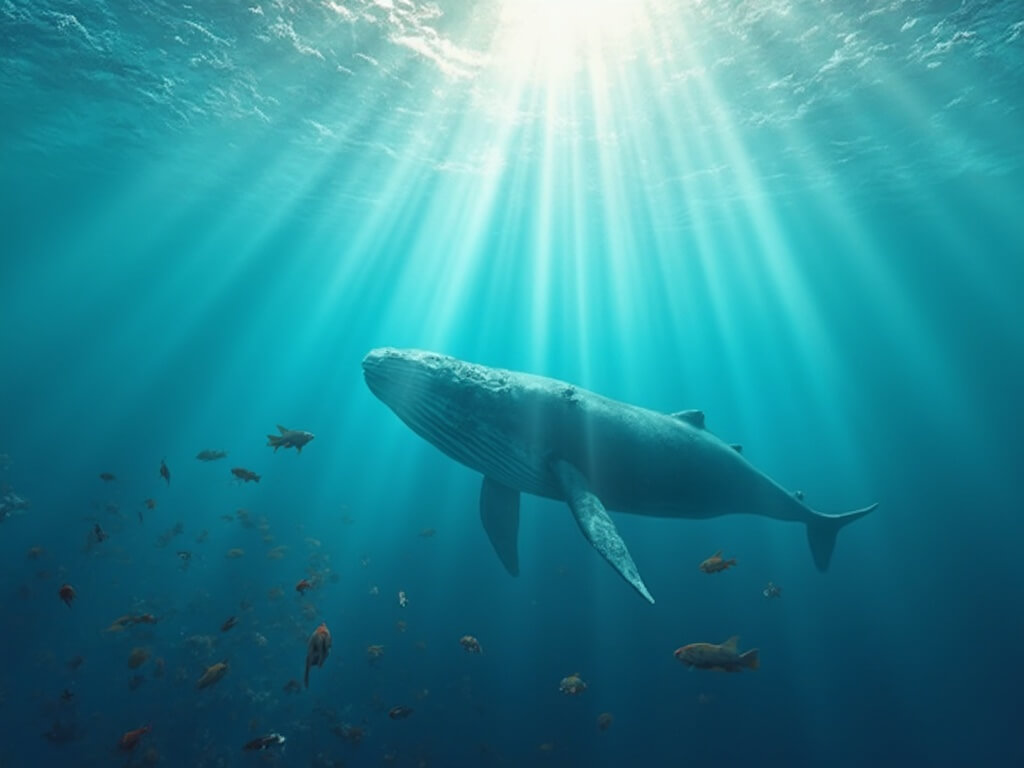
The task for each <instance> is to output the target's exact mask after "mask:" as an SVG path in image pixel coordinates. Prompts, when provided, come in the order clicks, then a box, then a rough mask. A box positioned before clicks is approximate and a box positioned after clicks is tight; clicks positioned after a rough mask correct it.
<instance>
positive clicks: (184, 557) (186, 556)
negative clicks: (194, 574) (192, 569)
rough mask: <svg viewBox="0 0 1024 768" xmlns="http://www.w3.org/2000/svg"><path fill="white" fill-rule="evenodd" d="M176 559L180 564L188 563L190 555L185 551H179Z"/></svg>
mask: <svg viewBox="0 0 1024 768" xmlns="http://www.w3.org/2000/svg"><path fill="white" fill-rule="evenodd" d="M178 559H179V560H181V562H183V563H189V562H191V561H192V553H191V552H189V551H188V550H187V549H179V550H178Z"/></svg>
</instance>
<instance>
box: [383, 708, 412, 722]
mask: <svg viewBox="0 0 1024 768" xmlns="http://www.w3.org/2000/svg"><path fill="white" fill-rule="evenodd" d="M412 713H413V709H412V707H403V706H398V707H392V708H391V709H389V710H388V717H390V718H391V719H392V720H404V719H405V718H407V717H408V716H409V715H411V714H412Z"/></svg>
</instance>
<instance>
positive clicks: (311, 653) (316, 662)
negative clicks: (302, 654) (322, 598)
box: [304, 622, 331, 688]
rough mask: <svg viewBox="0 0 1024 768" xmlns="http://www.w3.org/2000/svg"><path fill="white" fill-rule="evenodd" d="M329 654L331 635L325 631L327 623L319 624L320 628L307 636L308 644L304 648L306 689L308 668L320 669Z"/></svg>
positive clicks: (328, 631) (307, 685)
mask: <svg viewBox="0 0 1024 768" xmlns="http://www.w3.org/2000/svg"><path fill="white" fill-rule="evenodd" d="M330 652H331V633H330V630H328V629H327V622H321V623H320V626H319V627H317V628H316V629H314V630H313V634H312V635H310V636H309V643H308V645H307V646H306V676H305V678H304V679H305V683H306V687H307V688H309V668H310V667H312V666H317V667H322V666H323V665H324V662H325V661H327V655H328V654H329V653H330Z"/></svg>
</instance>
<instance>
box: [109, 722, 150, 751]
mask: <svg viewBox="0 0 1024 768" xmlns="http://www.w3.org/2000/svg"><path fill="white" fill-rule="evenodd" d="M151 730H153V728H152V726H149V725H144V726H142V727H141V728H136V729H135V730H134V731H125V733H124V734H123V735H122V736H121V739H120V741H118V743H117V746H118V747H119V748H120V749H122V750H124V751H126V752H127V751H130V750H133V749H135V748H136V747H137V746H139V739H141V738H142V737H143V735H144V734H147V733H149V732H150V731H151Z"/></svg>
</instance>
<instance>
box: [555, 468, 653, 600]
mask: <svg viewBox="0 0 1024 768" xmlns="http://www.w3.org/2000/svg"><path fill="white" fill-rule="evenodd" d="M554 469H555V475H556V476H557V477H558V480H559V482H560V483H561V485H562V492H563V493H564V494H565V498H566V500H567V501H568V502H569V509H571V510H572V514H573V516H574V517H575V518H576V522H577V524H578V525H579V527H580V530H581V531H583V535H584V536H586V537H587V541H589V542H590V543H591V544H592V545H593V547H594V549H596V550H597V551H598V552H600V553H601V555H602V556H603V557H604V559H605V560H607V561H608V562H609V563H611V564H612V567H613V568H615V570H617V571H618V572H619V574H621V576H622V578H624V579H625V580H626V581H628V582H629V583H630V584H632V585H633V588H634V589H635V590H636V591H637V592H639V593H640V594H641V595H643V596H644V597H645V598H646V599H647V601H648V602H651V603H653V602H654V598H653V597H651V593H650V592H648V591H647V587H645V586H644V582H643V580H642V579H641V578H640V572H639V571H638V570H637V568H636V564H635V563H634V562H633V558H632V557H630V555H629V550H628V549H626V543H625V542H624V541H623V540H622V537H621V536H619V532H618V531H617V530H615V523H613V522H612V519H611V517H610V516H609V514H608V512H607V510H605V508H604V505H603V504H602V503H601V500H600V499H599V498H597V496H595V495H594V494H593V493H592V492H591V490H590V487H589V485H588V484H587V479H586V478H585V477H584V476H583V473H582V472H580V471H579V470H578V469H576V467H574V466H573V465H572V464H569V463H568V462H566V461H559V462H558V463H557V464H555V467H554Z"/></svg>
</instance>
